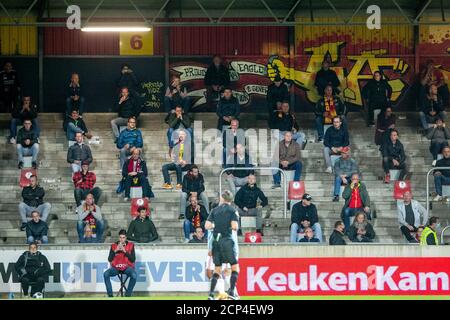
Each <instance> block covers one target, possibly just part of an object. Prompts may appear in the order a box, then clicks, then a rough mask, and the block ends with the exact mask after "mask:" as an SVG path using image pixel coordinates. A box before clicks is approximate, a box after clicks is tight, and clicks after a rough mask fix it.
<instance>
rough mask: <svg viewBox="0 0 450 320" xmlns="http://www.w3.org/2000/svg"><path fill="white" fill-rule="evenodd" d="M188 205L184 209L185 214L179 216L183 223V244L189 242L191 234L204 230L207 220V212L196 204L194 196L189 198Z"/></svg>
mask: <svg viewBox="0 0 450 320" xmlns="http://www.w3.org/2000/svg"><path fill="white" fill-rule="evenodd" d="M189 201H190V205H189V206H187V207H186V211H185V214H180V217H179V218H181V219H184V222H183V231H184V242H189V239H191V235H192V233H193V232H194V231H195V230H196V229H197V228H203V230H204V229H205V221H206V219H208V211H206V208H205V206H204V205H202V204H199V203H198V199H197V197H196V196H191V198H190V199H189Z"/></svg>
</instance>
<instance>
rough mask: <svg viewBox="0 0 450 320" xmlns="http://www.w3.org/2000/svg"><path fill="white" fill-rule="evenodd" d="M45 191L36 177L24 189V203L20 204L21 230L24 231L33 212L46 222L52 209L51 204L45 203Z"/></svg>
mask: <svg viewBox="0 0 450 320" xmlns="http://www.w3.org/2000/svg"><path fill="white" fill-rule="evenodd" d="M44 196H45V191H44V188H42V187H41V186H39V184H38V179H37V177H36V176H34V175H33V176H31V177H30V185H29V186H28V187H25V188H23V189H22V199H23V200H22V202H20V203H19V213H20V219H21V221H22V225H21V227H20V230H22V231H24V230H25V227H26V224H27V222H28V220H29V217H30V216H31V214H32V212H33V211H37V212H38V213H39V215H40V216H41V217H42V220H43V221H44V222H46V221H47V218H48V215H49V214H50V210H51V208H52V206H51V204H50V203H48V202H44Z"/></svg>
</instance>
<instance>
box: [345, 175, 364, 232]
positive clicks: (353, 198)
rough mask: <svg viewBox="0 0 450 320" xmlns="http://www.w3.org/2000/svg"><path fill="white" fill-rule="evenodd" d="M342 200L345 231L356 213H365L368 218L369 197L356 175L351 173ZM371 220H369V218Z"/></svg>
mask: <svg viewBox="0 0 450 320" xmlns="http://www.w3.org/2000/svg"><path fill="white" fill-rule="evenodd" d="M342 198H344V200H345V204H344V207H343V208H342V215H343V218H344V224H345V230H347V231H348V228H349V227H350V217H353V216H354V215H356V214H357V213H358V212H361V211H362V212H365V213H366V214H367V216H368V217H370V197H369V193H368V192H367V188H366V185H365V184H364V183H363V182H362V181H361V180H360V178H359V174H358V173H353V174H352V176H351V178H350V183H349V184H347V185H346V186H345V188H344V191H343V192H342ZM369 219H371V218H369Z"/></svg>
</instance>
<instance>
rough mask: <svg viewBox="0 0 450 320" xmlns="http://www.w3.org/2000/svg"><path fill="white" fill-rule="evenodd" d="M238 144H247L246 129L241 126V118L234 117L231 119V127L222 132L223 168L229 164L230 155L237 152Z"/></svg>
mask: <svg viewBox="0 0 450 320" xmlns="http://www.w3.org/2000/svg"><path fill="white" fill-rule="evenodd" d="M238 144H241V145H243V146H245V145H246V137H245V131H244V130H243V129H241V128H239V120H237V119H233V120H231V123H230V127H229V128H226V129H225V130H223V133H222V145H223V157H222V161H223V163H222V168H225V167H226V166H227V164H228V163H227V160H228V159H229V157H230V156H233V155H235V154H236V152H237V145H238Z"/></svg>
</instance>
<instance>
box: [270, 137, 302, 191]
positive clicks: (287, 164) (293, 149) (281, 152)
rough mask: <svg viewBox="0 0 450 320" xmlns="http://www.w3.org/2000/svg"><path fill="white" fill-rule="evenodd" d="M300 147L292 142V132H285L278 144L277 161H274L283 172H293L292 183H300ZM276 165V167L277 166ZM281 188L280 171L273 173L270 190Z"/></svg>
mask: <svg viewBox="0 0 450 320" xmlns="http://www.w3.org/2000/svg"><path fill="white" fill-rule="evenodd" d="M300 150H301V148H300V145H299V144H298V143H297V142H295V141H294V140H292V132H290V131H287V132H286V133H285V134H284V139H283V140H282V141H280V142H279V143H278V159H274V162H275V164H274V165H273V166H278V167H279V168H280V169H283V170H295V173H294V181H300V177H301V175H302V167H303V165H302V162H301V161H300V159H301V158H300ZM277 164H278V165H277ZM276 188H281V173H280V171H277V172H275V171H274V172H273V186H272V189H276Z"/></svg>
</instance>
